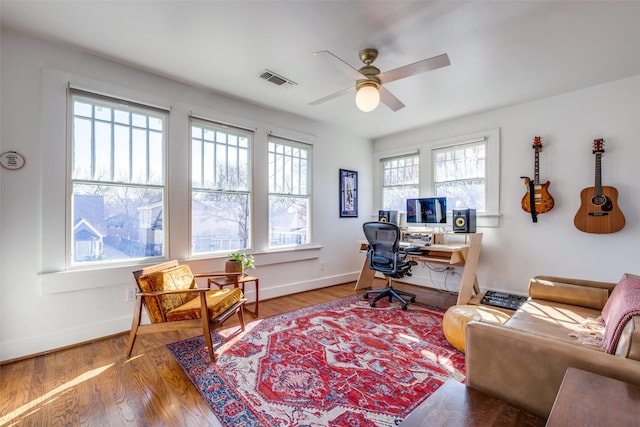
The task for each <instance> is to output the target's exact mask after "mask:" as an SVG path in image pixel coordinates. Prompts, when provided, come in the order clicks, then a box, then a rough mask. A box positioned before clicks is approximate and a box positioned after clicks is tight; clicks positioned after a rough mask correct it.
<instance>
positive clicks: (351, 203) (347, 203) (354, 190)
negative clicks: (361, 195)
mask: <svg viewBox="0 0 640 427" xmlns="http://www.w3.org/2000/svg"><path fill="white" fill-rule="evenodd" d="M340 216H341V217H357V216H358V172H356V171H350V170H346V169H340Z"/></svg>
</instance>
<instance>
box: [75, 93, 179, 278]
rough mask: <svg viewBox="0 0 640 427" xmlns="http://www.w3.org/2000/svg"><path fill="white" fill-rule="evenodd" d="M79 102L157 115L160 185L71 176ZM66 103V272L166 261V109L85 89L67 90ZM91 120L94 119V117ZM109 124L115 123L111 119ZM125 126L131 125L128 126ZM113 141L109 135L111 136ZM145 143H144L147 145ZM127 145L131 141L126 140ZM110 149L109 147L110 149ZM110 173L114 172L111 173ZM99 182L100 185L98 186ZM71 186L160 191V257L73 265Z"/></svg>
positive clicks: (167, 226) (167, 212)
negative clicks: (78, 100) (76, 106)
mask: <svg viewBox="0 0 640 427" xmlns="http://www.w3.org/2000/svg"><path fill="white" fill-rule="evenodd" d="M75 99H80V100H84V101H85V102H87V103H91V104H92V106H95V105H96V104H106V105H105V106H108V108H111V109H112V110H114V109H118V108H121V109H123V108H124V109H127V110H128V111H129V112H130V113H133V112H135V111H140V112H141V113H142V114H146V115H150V114H155V115H160V116H162V120H163V129H162V131H161V135H162V140H161V144H160V146H161V150H162V153H161V154H162V161H161V168H162V176H161V183H159V184H153V183H149V182H147V183H139V182H133V180H132V178H129V181H118V180H117V179H116V178H113V179H112V180H109V181H99V180H95V179H85V178H75V177H74V170H73V165H74V147H75V146H74V118H75V114H74V111H75V110H74V102H75V101H74V100H75ZM66 101H67V110H66V124H67V138H66V140H67V141H66V153H65V159H66V162H67V165H68V166H67V168H66V171H65V183H66V184H65V188H66V190H65V197H66V203H65V224H66V227H65V237H64V241H65V265H66V268H67V269H70V270H83V269H97V268H106V267H118V266H122V265H129V264H131V263H139V262H140V261H145V260H153V261H163V260H166V259H168V253H169V234H170V233H169V225H168V224H169V210H168V206H169V200H168V194H169V176H168V175H169V174H168V164H169V159H168V158H169V156H168V152H169V134H170V132H169V124H170V110H169V109H165V108H161V107H156V106H153V105H148V104H144V103H139V102H134V101H130V100H127V99H124V98H120V97H118V96H109V95H103V94H100V93H95V92H91V91H87V90H82V89H77V88H74V87H70V86H69V87H68V88H67V93H66ZM94 120H95V118H94ZM111 123H112V124H113V123H115V121H114V120H113V118H112V120H111ZM129 126H132V124H130V125H129ZM112 138H113V135H112ZM91 143H92V145H94V144H95V140H94V139H93V138H92V142H91ZM147 143H148V142H147ZM130 144H131V141H130ZM112 148H113V146H112ZM131 150H132V148H131V146H130V147H129V163H130V164H131V162H132V161H133V160H132V158H131V156H132V152H131ZM112 173H114V172H113V171H112ZM101 183H102V184H101ZM75 184H80V185H83V184H89V185H104V186H114V187H144V188H150V189H155V190H158V189H159V190H161V192H162V202H161V203H162V222H163V233H162V234H163V235H162V254H161V255H159V256H141V257H128V258H118V259H114V260H96V261H85V262H76V261H75V260H74V253H75V252H74V244H75V243H76V242H75V239H74V237H73V235H72V234H73V231H74V213H75V212H74V200H73V195H74V185H75Z"/></svg>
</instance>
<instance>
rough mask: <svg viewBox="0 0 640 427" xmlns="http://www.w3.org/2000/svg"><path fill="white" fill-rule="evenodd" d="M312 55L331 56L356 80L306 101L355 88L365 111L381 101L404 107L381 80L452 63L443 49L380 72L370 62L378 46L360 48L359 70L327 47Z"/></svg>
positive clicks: (397, 78)
mask: <svg viewBox="0 0 640 427" xmlns="http://www.w3.org/2000/svg"><path fill="white" fill-rule="evenodd" d="M314 55H316V56H322V57H325V58H327V59H328V60H330V61H331V62H332V63H333V64H335V65H336V66H337V67H338V68H339V69H340V70H342V71H343V72H345V73H346V74H347V75H349V76H350V77H351V78H353V79H355V80H356V84H355V87H349V88H346V89H343V90H341V91H339V92H336V93H333V94H331V95H328V96H325V97H323V98H320V99H318V100H315V101H313V102H311V103H310V104H309V105H318V104H322V103H323V102H326V101H329V100H331V99H334V98H337V97H339V96H342V95H344V94H346V93H349V92H351V91H352V90H354V89H355V90H356V91H357V93H356V105H357V106H358V108H359V109H360V110H362V111H364V112H369V111H373V110H375V108H376V107H377V106H378V104H379V103H380V101H382V103H383V104H385V105H386V106H387V107H389V108H390V109H391V110H393V111H398V110H399V109H401V108H403V107H404V104H403V103H402V102H401V101H400V100H399V99H398V98H396V97H395V96H394V95H393V94H392V93H391V92H389V91H388V90H387V89H385V88H384V86H382V85H383V84H384V83H389V82H393V81H395V80H400V79H404V78H405V77H410V76H413V75H416V74H420V73H424V72H425V71H431V70H435V69H437V68H441V67H446V66H448V65H451V61H449V56H448V55H447V54H446V53H443V54H442V55H438V56H434V57H432V58H428V59H423V60H422V61H418V62H414V63H413V64H409V65H404V66H402V67H399V68H395V69H393V70H389V71H385V72H384V73H381V72H380V69H378V68H377V67H375V66H374V65H373V61H375V60H376V58H377V57H378V50H377V49H373V48H367V49H362V50H361V51H360V54H359V56H360V60H361V61H362V62H363V63H364V66H363V67H361V68H360V69H359V70H356V69H355V68H353V67H352V66H351V65H349V64H348V63H347V62H345V61H344V60H342V59H340V58H339V57H337V56H336V55H334V54H333V53H331V52H329V51H328V50H323V51H320V52H315V53H314Z"/></svg>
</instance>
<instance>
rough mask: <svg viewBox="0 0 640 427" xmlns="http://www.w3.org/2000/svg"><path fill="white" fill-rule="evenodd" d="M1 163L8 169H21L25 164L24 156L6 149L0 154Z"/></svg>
mask: <svg viewBox="0 0 640 427" xmlns="http://www.w3.org/2000/svg"><path fill="white" fill-rule="evenodd" d="M0 165H2V167H4V168H6V169H11V170H16V169H20V168H21V167H23V166H24V157H22V154H20V153H16V152H15V151H5V152H4V153H2V154H0Z"/></svg>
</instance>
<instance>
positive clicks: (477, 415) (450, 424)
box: [400, 380, 544, 427]
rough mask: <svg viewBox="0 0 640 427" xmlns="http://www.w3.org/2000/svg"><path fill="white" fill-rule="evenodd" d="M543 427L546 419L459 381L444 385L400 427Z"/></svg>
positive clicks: (451, 381)
mask: <svg viewBox="0 0 640 427" xmlns="http://www.w3.org/2000/svg"><path fill="white" fill-rule="evenodd" d="M424 426H430V427H440V426H442V427H462V426H465V427H466V426H474V427H498V426H500V427H511V426H513V427H542V426H544V418H540V417H537V416H535V415H533V414H530V413H528V412H526V411H524V410H522V409H519V408H516V407H515V406H511V405H509V404H508V403H506V402H503V401H502V400H499V399H496V398H494V397H491V396H489V395H487V394H485V393H483V392H481V391H478V390H475V389H472V388H470V387H467V386H466V385H464V384H462V383H459V382H458V381H455V380H449V381H447V382H446V383H444V384H443V385H442V386H441V387H440V388H439V389H438V390H436V392H435V393H433V395H431V396H430V397H429V398H428V399H427V400H426V401H425V402H424V403H423V404H422V405H420V406H418V407H417V408H416V409H415V410H414V411H413V412H411V413H410V414H409V416H408V417H407V418H405V419H404V421H402V422H401V423H400V427H424Z"/></svg>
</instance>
